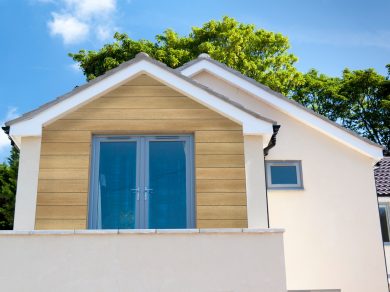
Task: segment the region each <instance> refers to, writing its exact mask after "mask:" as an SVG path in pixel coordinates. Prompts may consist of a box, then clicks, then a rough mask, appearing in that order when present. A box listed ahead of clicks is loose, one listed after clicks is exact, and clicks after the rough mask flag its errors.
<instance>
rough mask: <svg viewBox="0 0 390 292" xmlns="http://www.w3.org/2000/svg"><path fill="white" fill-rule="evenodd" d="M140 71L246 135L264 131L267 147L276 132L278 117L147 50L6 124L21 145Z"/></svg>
mask: <svg viewBox="0 0 390 292" xmlns="http://www.w3.org/2000/svg"><path fill="white" fill-rule="evenodd" d="M140 74H147V75H149V76H151V77H152V78H155V79H156V80H158V81H160V82H162V83H164V84H166V85H167V86H169V87H171V88H173V89H175V90H177V91H178V92H180V93H182V94H183V95H185V96H188V97H189V98H191V99H193V100H195V101H197V102H199V103H201V104H202V105H204V106H206V107H208V108H210V109H211V110H213V111H215V112H218V113H219V114H221V115H223V116H225V117H227V118H228V119H230V120H232V121H234V122H236V123H238V124H240V125H242V127H243V134H244V135H262V136H263V143H264V148H265V147H266V146H267V145H268V142H269V140H270V138H271V136H272V134H273V125H274V124H275V122H274V121H272V120H269V119H267V118H263V117H261V116H260V115H259V114H257V113H255V112H252V111H251V110H249V109H247V108H244V107H243V106H242V105H240V104H237V103H235V102H234V101H232V100H230V99H228V98H227V97H225V96H223V95H221V94H218V93H216V92H213V91H212V90H210V89H209V88H207V87H205V86H203V85H201V84H199V83H197V82H196V81H194V80H192V79H190V78H188V77H185V76H184V75H181V74H180V73H178V72H177V71H175V70H173V69H171V68H169V67H167V66H165V65H164V64H162V63H160V62H158V61H156V60H154V59H152V58H150V57H148V56H147V55H146V54H144V53H140V54H138V55H137V57H136V58H134V59H132V60H130V61H128V62H126V63H123V64H122V65H120V66H119V67H117V68H115V69H113V70H111V71H109V72H107V73H106V74H104V75H103V76H100V77H98V78H96V79H94V80H93V81H90V82H89V83H87V84H85V85H83V86H81V87H79V88H76V89H75V90H73V91H72V92H70V93H68V94H66V95H64V96H61V97H59V98H57V99H56V100H54V101H53V102H50V103H48V104H46V105H44V106H42V107H41V108H38V109H37V110H34V111H32V112H30V113H27V114H25V115H23V116H22V117H20V118H17V119H15V120H12V121H9V122H7V123H6V126H9V127H10V128H9V135H10V137H11V138H12V139H13V141H14V142H15V143H16V144H17V145H18V146H20V141H21V137H25V136H41V135H42V127H43V126H45V125H48V124H50V123H52V122H53V121H55V120H57V119H59V118H60V117H62V116H64V115H65V114H67V113H69V112H71V111H73V110H75V109H77V108H79V107H81V106H83V105H85V104H86V103H88V102H90V101H92V100H94V99H96V98H99V97H100V96H102V95H104V94H105V93H107V92H109V91H111V90H113V89H115V88H116V87H118V86H120V85H122V84H124V83H126V82H128V81H129V80H131V79H133V78H135V77H137V76H138V75H140Z"/></svg>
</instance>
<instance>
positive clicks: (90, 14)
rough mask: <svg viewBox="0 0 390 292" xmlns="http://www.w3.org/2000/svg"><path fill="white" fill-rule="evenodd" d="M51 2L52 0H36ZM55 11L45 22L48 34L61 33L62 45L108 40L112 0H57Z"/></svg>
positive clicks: (112, 10)
mask: <svg viewBox="0 0 390 292" xmlns="http://www.w3.org/2000/svg"><path fill="white" fill-rule="evenodd" d="M38 1H41V3H45V2H46V3H52V1H54V0H38ZM55 3H56V4H57V5H56V6H57V11H54V12H52V19H51V20H50V21H49V22H48V27H49V31H50V34H51V35H53V36H61V37H62V39H63V41H64V43H65V44H75V43H79V42H82V41H85V40H87V39H88V38H89V37H90V36H91V35H93V36H94V37H96V38H97V39H98V40H99V41H106V40H107V39H109V38H110V37H111V36H112V35H113V33H114V30H115V22H114V19H115V17H114V16H115V12H116V0H57V1H56V2H55Z"/></svg>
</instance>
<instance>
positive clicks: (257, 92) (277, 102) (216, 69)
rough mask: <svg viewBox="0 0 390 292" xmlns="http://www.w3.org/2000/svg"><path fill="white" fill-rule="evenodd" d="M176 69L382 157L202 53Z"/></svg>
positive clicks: (366, 142) (317, 116)
mask: <svg viewBox="0 0 390 292" xmlns="http://www.w3.org/2000/svg"><path fill="white" fill-rule="evenodd" d="M176 70H177V71H180V72H181V73H182V74H184V75H186V76H188V77H191V78H192V77H194V76H195V75H196V74H198V73H200V72H202V71H205V72H208V73H210V74H212V75H214V76H216V77H218V78H220V79H222V80H224V81H225V82H227V83H229V84H231V85H233V86H235V87H238V88H240V89H242V90H243V91H245V92H247V93H249V94H250V95H252V96H254V97H255V98H257V99H259V100H261V101H263V102H266V103H267V104H269V105H271V106H273V107H274V108H276V109H277V110H280V111H282V112H284V113H286V114H288V115H290V116H292V117H293V118H295V119H297V120H299V121H301V122H303V123H305V124H307V125H308V126H310V127H313V128H314V129H316V130H318V131H320V132H322V133H324V134H326V135H328V136H329V137H332V138H333V139H335V140H337V141H339V142H341V143H343V144H345V145H347V146H349V147H351V148H352V149H354V150H357V151H358V152H360V153H362V154H364V155H367V156H369V157H372V158H374V160H375V161H379V160H380V159H381V158H382V157H383V153H382V152H383V146H381V145H379V144H377V143H375V142H373V141H371V140H369V139H367V138H365V137H362V136H360V135H359V134H357V133H356V132H354V131H351V130H349V129H347V128H344V127H343V126H341V125H340V124H338V123H336V122H333V121H331V120H329V119H328V118H326V117H325V116H322V115H320V114H318V113H316V112H314V111H313V110H311V109H308V108H306V107H305V106H303V105H302V104H300V103H298V102H296V101H294V100H291V99H289V98H287V97H286V96H284V95H282V94H281V93H279V92H276V91H274V90H272V89H270V88H269V87H267V86H265V85H264V84H261V83H259V82H257V81H256V80H254V79H252V78H250V77H248V76H245V75H243V74H241V73H240V72H238V71H237V70H234V69H232V68H230V67H228V66H227V65H225V64H223V63H221V62H218V61H216V60H214V59H212V58H211V57H210V56H209V55H208V54H201V55H199V57H198V58H197V59H195V60H192V61H190V62H188V63H186V64H184V65H183V66H181V67H179V68H177V69H176Z"/></svg>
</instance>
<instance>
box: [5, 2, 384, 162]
mask: <svg viewBox="0 0 390 292" xmlns="http://www.w3.org/2000/svg"><path fill="white" fill-rule="evenodd" d="M224 15H228V16H231V17H234V18H236V19H237V20H239V21H241V22H246V23H253V24H255V25H256V26H257V27H259V28H260V27H261V28H265V29H267V30H271V31H275V32H281V33H283V34H284V35H286V36H288V37H289V39H290V42H291V52H292V53H294V54H295V55H297V56H298V58H299V61H298V63H297V67H298V69H300V70H301V71H303V72H305V71H307V70H309V69H310V68H316V69H318V70H319V71H320V72H322V73H325V74H329V75H340V73H341V71H342V70H343V68H345V67H349V68H352V69H363V68H368V67H372V68H375V69H376V70H377V71H379V72H380V73H382V74H385V73H386V70H385V65H386V64H388V63H390V21H389V15H390V1H389V0H371V1H367V0H296V1H291V0H274V1H263V0H257V1H255V0H254V1H246V0H241V1H223V0H219V1H210V0H208V1H204V0H196V1H186V0H182V1H171V0H165V1H149V0H0V56H2V60H1V62H0V64H1V71H0V122H1V123H3V122H4V121H5V120H7V119H10V118H14V117H16V116H18V115H20V114H21V113H24V112H26V111H29V110H31V109H34V108H36V107H38V106H39V105H41V104H43V103H45V102H47V101H49V100H51V99H53V98H55V97H56V96H58V95H61V94H63V93H65V92H68V91H70V90H71V89H72V88H74V86H76V85H79V84H82V83H84V82H85V81H84V80H85V79H84V77H83V75H82V73H81V72H80V70H78V69H77V66H75V64H74V63H73V62H72V60H71V59H70V58H69V57H68V56H67V54H68V53H69V52H77V51H78V50H79V49H89V50H93V49H98V48H100V47H101V46H102V45H103V44H104V43H106V42H109V41H110V40H111V36H112V34H113V32H115V31H120V32H126V33H128V34H129V35H130V37H132V38H134V39H139V38H144V39H151V40H152V39H153V38H154V36H155V35H156V34H158V33H161V32H162V31H164V30H165V29H166V28H172V29H174V30H175V31H177V32H179V33H180V34H187V33H188V32H189V31H190V29H191V27H192V26H201V25H202V24H203V23H204V22H206V21H208V20H211V19H221V18H222V17H223V16H224ZM7 144H8V141H7V138H6V137H5V135H3V134H2V133H1V134H0V162H1V161H3V160H4V159H5V158H6V156H7V155H8V152H9V147H8V146H7Z"/></svg>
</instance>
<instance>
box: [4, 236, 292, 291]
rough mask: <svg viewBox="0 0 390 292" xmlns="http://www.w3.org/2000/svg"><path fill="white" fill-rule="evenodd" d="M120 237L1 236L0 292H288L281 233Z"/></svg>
mask: <svg viewBox="0 0 390 292" xmlns="http://www.w3.org/2000/svg"><path fill="white" fill-rule="evenodd" d="M111 232H115V233H111ZM122 232H125V233H122V234H121V233H119V234H118V233H117V230H115V231H105V232H104V231H97V232H96V231H91V230H90V231H88V230H83V231H80V233H81V234H72V233H69V232H62V234H61V233H58V234H56V233H55V232H35V234H26V235H23V234H19V235H18V234H16V235H15V234H9V233H10V232H9V233H8V234H7V233H4V232H3V233H2V232H0V246H1V249H0V258H1V261H0V283H1V291H7V292H21V291H39V292H46V291H47V292H52V291H56V292H61V291H64V292H65V291H93V292H99V291H102V292H106V291H115V292H119V291H126V292H127V291H137V292H138V291H139V292H157V291H159V292H184V291H185V292H216V291H221V292H222V291H237V292H259V291H266V292H286V283H285V268H284V254H283V233H282V231H281V230H279V231H275V230H274V231H273V230H263V231H260V230H246V231H242V230H230V231H224V232H220V230H219V232H216V231H214V232H213V230H202V229H201V230H196V229H195V230H184V231H174V230H170V231H169V230H168V231H167V230H163V231H161V232H164V233H160V234H159V233H155V232H156V231H155V230H147V231H144V232H147V233H142V232H141V233H137V231H134V230H133V231H122ZM150 232H154V233H150ZM157 232H160V231H157Z"/></svg>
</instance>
